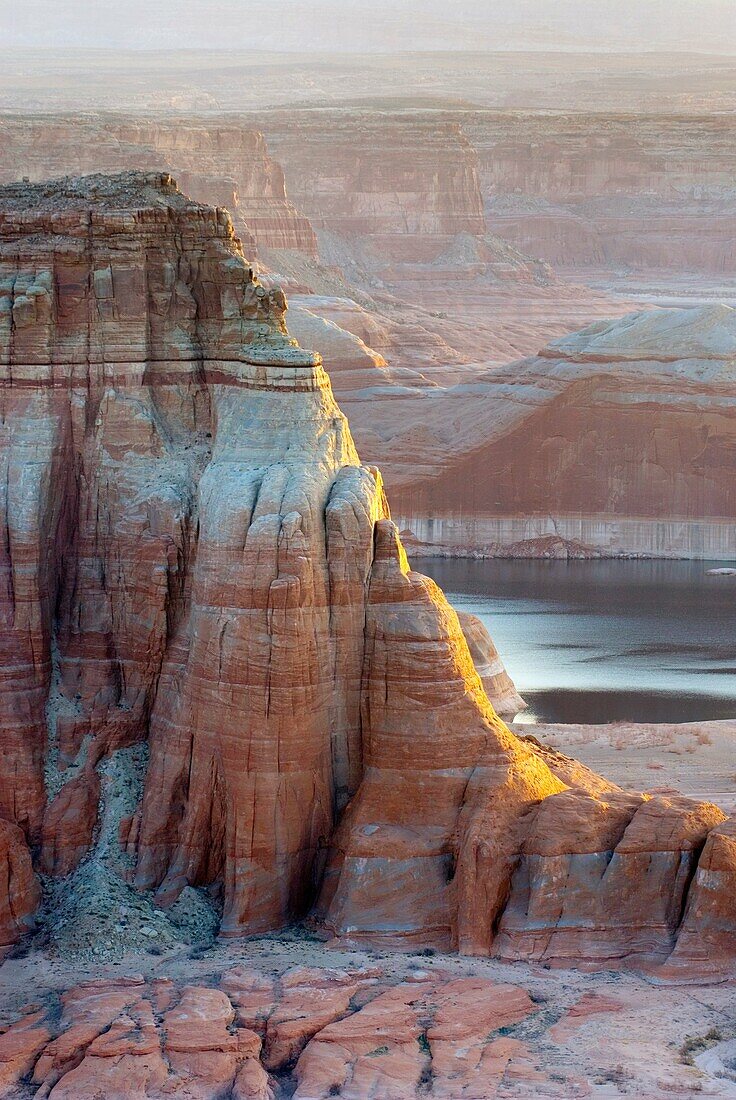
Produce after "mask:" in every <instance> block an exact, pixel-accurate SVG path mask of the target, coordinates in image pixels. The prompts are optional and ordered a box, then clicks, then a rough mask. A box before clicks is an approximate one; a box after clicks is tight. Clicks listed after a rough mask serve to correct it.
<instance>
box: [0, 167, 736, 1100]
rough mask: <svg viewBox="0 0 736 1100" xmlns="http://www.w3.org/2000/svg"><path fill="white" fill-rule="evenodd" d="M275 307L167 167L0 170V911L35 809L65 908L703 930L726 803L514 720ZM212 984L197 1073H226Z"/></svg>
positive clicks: (551, 940) (391, 922)
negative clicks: (636, 782)
mask: <svg viewBox="0 0 736 1100" xmlns="http://www.w3.org/2000/svg"><path fill="white" fill-rule="evenodd" d="M284 310H285V302H284V299H283V295H282V294H281V292H280V291H278V290H267V289H266V287H264V286H262V285H261V284H260V283H259V282H258V281H257V280H256V279H255V278H254V277H253V274H252V271H251V269H250V268H249V267H248V265H247V263H246V261H245V260H244V258H243V255H242V251H241V248H240V244H239V242H238V241H237V239H236V238H235V236H234V233H233V228H232V223H231V221H230V218H229V216H228V215H227V214H226V213H225V212H223V211H221V210H215V209H212V208H209V207H205V206H200V205H198V204H196V203H194V202H192V201H190V200H188V199H186V198H184V196H183V195H182V194H181V193H180V192H179V191H178V190H177V188H176V186H175V184H174V183H173V181H172V180H171V178H170V177H169V176H168V175H166V174H142V173H125V174H122V175H119V176H113V177H106V176H91V177H86V178H84V179H81V180H80V179H65V180H61V181H57V182H55V183H49V184H35V185H32V184H16V185H11V186H8V187H6V188H4V189H2V190H0V323H1V327H0V351H1V353H2V369H3V402H4V408H3V411H4V416H3V436H2V446H3V450H2V454H3V463H4V476H3V478H2V484H3V485H4V496H3V507H4V528H3V529H4V530H5V539H4V546H3V554H4V558H3V572H4V588H3V590H2V614H3V631H2V634H1V635H0V668H2V672H3V677H4V691H3V693H2V695H1V696H0V701H1V705H2V708H3V710H2V728H3V747H4V750H5V751H4V753H3V755H2V762H1V764H0V768H2V772H1V773H0V779H1V780H2V782H1V783H0V798H1V799H2V801H0V815H1V816H2V820H3V821H4V822H5V824H4V826H3V827H4V829H5V831H6V835H7V837H8V843H7V857H6V865H7V866H8V867H9V868H10V873H9V874H8V875H6V876H5V878H4V879H3V880H2V881H3V890H4V893H3V897H2V905H1V906H0V914H2V915H3V917H4V919H3V927H4V931H3V935H4V937H5V939H6V941H7V940H8V939H12V938H14V937H15V936H17V935H18V934H19V933H20V931H21V929H22V926H23V923H24V921H25V920H26V919H27V917H28V914H29V912H30V911H31V910H32V909H33V908H34V903H35V901H36V897H37V894H36V891H37V885H36V883H35V879H34V876H33V874H32V873H31V871H30V861H29V856H28V852H27V850H26V849H25V847H24V845H25V842H27V843H28V844H29V845H31V846H33V847H34V848H35V847H36V846H37V847H38V850H39V856H38V864H37V866H38V869H39V870H40V871H42V872H43V874H44V876H45V880H46V888H47V897H49V896H50V897H51V898H52V899H56V900H55V901H54V912H53V917H54V921H53V934H54V935H57V936H60V935H62V931H61V930H62V926H69V927H70V929H71V932H70V934H72V935H81V934H83V933H85V929H87V930H89V929H92V932H94V930H95V929H98V930H99V928H101V927H105V928H107V927H112V924H113V923H114V922H115V921H116V920H117V916H116V914H118V913H119V912H120V911H121V909H122V910H124V914H125V928H128V929H130V928H131V927H132V925H133V924H134V923H135V921H137V920H139V919H142V918H140V907H141V906H144V905H148V906H149V907H150V912H149V915H148V917H147V918H146V921H148V927H147V930H146V931H145V934H146V935H149V934H150V935H151V936H157V935H159V934H161V935H162V936H164V935H170V934H172V935H173V932H171V929H173V928H175V927H181V924H182V922H183V921H185V920H186V914H185V913H183V912H182V910H183V909H185V908H186V906H187V904H188V903H189V902H188V900H187V899H189V901H192V896H193V897H194V899H196V901H197V904H198V905H200V906H205V908H206V907H207V906H208V905H209V906H213V905H214V906H217V905H221V907H222V915H221V923H220V932H221V934H223V935H228V936H234V935H242V934H246V933H253V932H263V931H266V930H271V929H275V928H278V927H281V926H283V925H285V924H287V923H288V922H290V921H293V920H296V919H299V918H302V917H305V916H306V915H307V914H309V913H310V912H311V914H312V918H313V920H315V921H316V922H318V923H319V924H321V925H322V927H323V928H325V929H327V930H329V931H331V932H332V933H333V934H334V935H336V936H338V937H339V938H340V939H342V940H344V941H351V940H352V941H367V942H370V943H381V942H383V943H387V944H390V945H401V944H404V945H409V944H411V945H416V946H422V947H423V946H426V945H430V946H438V947H442V948H445V949H453V950H458V951H460V952H463V953H471V954H484V955H489V954H495V955H501V956H502V957H506V958H543V959H568V958H569V957H570V955H571V953H574V954H575V956H576V957H582V958H589V959H592V960H600V959H602V958H605V959H612V958H615V959H622V958H635V959H636V958H646V959H651V960H654V961H662V960H664V959H665V958H666V957H667V956H668V955H669V954H670V953H671V952H672V949H673V948H675V949H677V946H678V943H677V937H678V933H679V931H680V928H681V923H682V915H683V912H685V913H686V917H685V920H686V922H687V924H686V926H687V929H688V933H689V934H690V933H691V932H692V931H695V930H697V928H698V927H699V926H700V924H701V922H703V924H704V925H705V926H707V927H708V928H709V929H712V930H713V935H712V943H713V944H714V945H715V947H716V948H717V949H718V950H721V945H722V943H723V939H724V937H723V936H722V935H719V929H721V930H722V929H727V928H728V924H729V921H732V919H733V901H732V897H731V894H730V893H729V894H727V895H724V894H723V893H722V892H721V891H719V893H718V898H717V903H714V902H713V900H712V899H709V898H708V897H707V896H706V894H705V892H704V890H705V888H706V887H707V886H708V884H709V883H710V882H712V881H713V879H712V875H709V874H708V873H707V868H706V867H705V866H703V867H702V868H701V866H700V862H699V860H700V861H701V862H702V859H704V858H706V857H705V855H704V854H702V855H701V853H708V855H707V859H708V860H710V861H711V863H712V865H713V866H714V867H715V866H716V865H718V866H720V863H721V862H722V861H723V859H724V857H723V855H722V849H723V850H725V849H727V843H726V842H723V840H722V837H726V838H727V836H728V833H727V829H726V828H725V827H724V826H722V822H723V821H724V815H723V814H722V813H721V812H720V811H719V810H717V809H716V807H714V806H711V805H708V804H706V803H696V802H691V801H688V800H686V799H676V798H674V799H668V798H666V797H659V798H650V797H647V796H643V795H636V794H635V795H626V794H624V793H623V792H621V791H619V790H618V789H617V788H614V787H613V785H612V784H608V783H606V782H605V781H604V780H601V779H599V778H598V777H596V776H594V775H593V774H592V773H590V772H589V771H587V769H585V768H583V767H581V766H580V765H577V764H576V763H575V762H574V761H572V760H570V759H568V758H566V757H564V756H562V755H561V754H559V753H556V752H553V751H550V750H545V749H544V748H543V747H542V746H540V745H538V744H537V743H535V742H534V741H532V740H530V739H527V740H520V739H518V738H517V737H516V736H514V735H513V734H512V733H511V732H510V731H509V730H508V729H507V727H506V726H505V725H504V724H503V722H502V721H501V720H500V718H499V717H498V716H497V714H496V713H495V711H494V709H493V707H492V705H491V703H490V702H489V700H488V697H487V695H486V693H485V692H484V690H483V686H482V683H481V679H480V677H479V675H478V673H477V671H476V669H475V668H474V666H473V662H472V660H471V655H470V652H469V649H468V644H467V642H466V639H465V637H464V635H463V631H462V629H461V625H460V622H459V620H458V617H457V615H456V613H455V612H454V611H453V610H452V609H451V608H450V607H449V605H448V603H447V601H446V600H445V598H444V596H443V595H442V593H441V592H440V590H439V589H438V588H437V587H436V585H434V584H433V582H431V581H430V580H428V579H427V578H426V577H423V576H421V575H420V574H418V573H415V572H413V571H412V570H411V569H410V567H409V564H408V561H407V558H406V555H405V553H404V550H403V547H402V544H401V541H400V539H399V536H398V531H397V528H396V526H395V525H394V523H393V522H392V521H391V519H390V516H389V511H388V505H387V502H386V498H385V496H384V493H383V489H382V483H381V478H380V475H379V473H378V472H377V470H375V469H372V468H368V467H364V466H362V465H361V464H360V461H359V459H358V456H357V453H356V450H355V447H354V444H353V441H352V437H351V435H350V431H349V428H348V425H347V421H346V420H345V418H344V416H343V415H342V413H341V412H340V410H339V408H338V407H337V405H336V403H335V401H334V398H333V396H332V391H331V388H330V383H329V379H328V377H327V375H326V373H325V371H324V370H323V369H322V366H321V363H320V360H319V357H318V356H316V355H315V354H313V353H310V352H305V351H302V350H301V349H300V348H299V347H298V345H297V344H296V342H295V341H294V340H292V339H291V338H290V337H289V336H288V334H287V331H286V328H285V324H284ZM729 318H730V315H728V316H727V317H726V319H725V321H724V324H725V325H726V327H727V326H728V323H730V320H729ZM635 328H636V326H635ZM636 332H638V336H637V340H638V343H637V347H641V346H643V341H644V334H643V332H642V331H641V330H640V328H636ZM591 340H593V341H594V342H595V343H596V346H597V347H602V346H605V344H606V338H605V333H601V332H600V331H597V332H596V333H595V334H594V336H592V337H590V338H589V341H588V343H585V342H583V348H584V349H585V348H587V347H589V344H590V341H591ZM683 340H685V341H686V343H687V347H688V348H690V347H691V344H692V341H691V337H690V336H688V337H687V340H686V337H685V336H683ZM688 340H689V341H690V342H687V341H688ZM701 343H702V341H701ZM684 346H685V343H683V347H684ZM578 347H579V341H578V343H576V342H574V341H573V344H572V345H571V349H577V348H578ZM698 347H700V344H699V345H698ZM570 354H571V355H572V354H573V351H572V350H571V351H570ZM586 354H588V352H586ZM606 354H610V352H607V353H606ZM716 364H717V365H716V366H715V367H714V368H713V372H714V375H715V379H716V382H715V383H714V385H715V384H716V383H717V379H718V374H719V371H720V370H721V367H720V360H716ZM144 742H147V743H148V746H149V750H150V758H148V759H147V756H146V753H145V752H144V745H143V743H144ZM126 762H127V763H126ZM126 768H127V769H128V770H127V772H126ZM136 768H137V769H138V772H137V773H136ZM134 773H135V774H138V782H139V788H140V789H139V788H138V787H136V786H135V784H134V783H133V778H134ZM126 775H127V780H126ZM139 796H140V797H139ZM21 830H22V832H23V834H24V835H25V841H23V840H22V839H21ZM719 830H721V831H720V832H719ZM725 859H726V863H727V862H728V857H727V855H726V857H725ZM701 871H702V872H703V873H702V874H701ZM723 881H724V883H725V882H727V881H729V880H728V875H727V874H726V875H725V877H724V880H723ZM60 883H62V884H65V889H64V890H63V891H61V892H59V889H58V888H59V884H60ZM693 884H694V885H693ZM134 886H135V888H136V889H137V891H138V894H135V893H134V889H133V887H134ZM8 887H9V889H8ZM123 889H127V890H128V891H129V892H130V899H131V900H129V901H128V902H126V904H124V905H123V904H122V903H121V898H120V896H119V892H120V891H121V890H123ZM55 891H56V892H55ZM6 893H7V897H6V896H5V895H6ZM134 898H137V899H138V900H137V901H133V900H132V899H134ZM192 903H193V902H192ZM208 911H209V910H208ZM111 914H112V915H111ZM167 922H168V923H167ZM144 923H145V922H144ZM125 928H123V927H122V925H121V924H120V922H118V923H117V924H116V925H115V929H116V931H115V935H116V936H118V942H119V943H120V944H121V945H122V946H123V947H125V946H126V945H127V946H130V943H131V942H134V941H126V939H125V936H126V935H127V934H128V933H127V932H126V931H125ZM98 939H99V931H98ZM185 996H186V994H185ZM127 998H128V994H127V993H126V994H125V996H124V997H123V999H122V1000H120V999H119V998H118V1000H117V1001H115V1004H116V1005H119V1007H118V1009H116V1011H121V1012H122V1011H123V1010H125V1012H128V1010H129V1009H130V1012H134V1016H133V1019H134V1021H135V1020H137V1021H138V1026H139V1028H140V1029H142V1030H145V1028H146V1027H147V1024H146V1020H147V1019H148V1015H147V1014H148V1013H149V1010H148V1009H147V1008H145V1006H141V1005H139V1004H138V994H137V993H136V994H135V996H134V997H133V1000H129V999H127ZM134 1003H135V1005H136V1006H137V1007H135V1009H133V1004H134ZM221 1009H222V1011H220V1008H217V1006H215V1007H214V1008H213V1012H214V1013H215V1016H216V1017H217V1019H218V1020H221V1022H222V1027H220V1031H219V1032H218V1035H219V1038H218V1040H217V1042H218V1043H219V1042H220V1041H221V1040H222V1041H226V1042H227V1043H230V1039H227V1040H224V1039H223V1028H224V1031H225V1032H227V1034H228V1035H232V1036H233V1038H232V1045H231V1046H228V1048H227V1051H226V1053H228V1056H229V1057H228V1060H227V1062H226V1065H225V1066H224V1068H223V1070H222V1073H223V1080H225V1079H227V1080H228V1081H230V1082H232V1081H233V1079H234V1077H235V1076H238V1077H239V1075H240V1074H241V1073H246V1074H247V1075H248V1076H249V1079H250V1074H251V1072H253V1073H255V1069H253V1067H252V1066H251V1064H250V1061H249V1059H250V1057H251V1055H250V1052H251V1045H250V1044H251V1039H250V1037H249V1036H245V1037H243V1036H240V1037H238V1036H237V1035H234V1033H232V1032H231V1031H229V1030H228V1028H229V1026H230V1023H231V1017H230V1015H229V1011H230V1010H229V1009H228V1007H227V1005H226V1004H224V1002H223V1003H222V1005H221ZM192 1011H194V1009H193V1010H192ZM188 1016H189V1010H188V1009H187V1011H186V1012H184V1011H183V1010H182V1016H181V1021H180V1022H181V1023H182V1027H184V1023H183V1021H184V1018H185V1017H188ZM111 1019H112V1017H111ZM412 1019H413V1017H412ZM178 1020H179V1017H176V1016H175V1018H174V1020H173V1022H172V1023H171V1025H170V1026H169V1025H167V1026H166V1028H165V1030H166V1033H167V1035H168V1042H169V1044H171V1041H172V1035H173V1036H176V1035H177V1034H178V1031H177V1029H178V1027H179V1023H178V1022H177V1021H178ZM129 1026H130V1025H129V1024H128V1022H127V1020H126V1021H125V1022H124V1027H123V1030H124V1028H125V1027H129ZM416 1026H417V1025H416V1020H414V1022H411V1021H410V1031H411V1029H413V1028H415V1027H416ZM218 1027H219V1025H218ZM184 1030H186V1028H185V1029H184ZM412 1033H413V1032H412ZM117 1034H118V1032H117V1030H116V1031H115V1034H114V1036H113V1038H115V1036H117ZM205 1038H206V1037H205ZM239 1038H242V1039H243V1044H241V1043H240V1041H239ZM200 1040H202V1036H198V1037H197V1041H198V1042H199V1041H200ZM112 1041H113V1039H111V1038H110V1037H109V1035H108V1036H105V1037H103V1040H101V1042H102V1044H103V1046H104V1047H105V1051H107V1053H108V1054H109V1049H108V1048H107V1046H105V1044H107V1043H109V1042H112ZM338 1041H339V1036H338ZM182 1042H183V1043H185V1047H184V1048H183V1049H185V1050H187V1051H188V1050H190V1049H191V1048H190V1046H188V1045H186V1044H188V1043H190V1039H188V1038H186V1036H185V1037H184V1038H183V1039H182ZM171 1049H172V1050H178V1049H179V1048H178V1047H176V1046H175V1045H174V1046H171ZM208 1049H209V1048H208ZM351 1049H352V1048H351ZM217 1050H218V1051H219V1050H220V1047H219V1046H218V1047H217ZM52 1053H53V1058H52V1061H51V1063H50V1064H49V1066H48V1067H46V1063H44V1067H45V1069H44V1073H46V1070H47V1069H48V1073H52V1074H53V1073H55V1072H56V1070H55V1069H54V1066H56V1065H57V1063H58V1061H59V1059H60V1058H62V1057H63V1056H62V1055H60V1054H59V1053H58V1051H56V1050H54V1051H53V1052H52ZM221 1053H222V1051H221ZM231 1055H232V1056H231ZM102 1056H105V1053H104V1051H103V1052H102ZM360 1056H361V1047H360V1045H358V1046H357V1047H356V1048H355V1050H354V1051H353V1053H350V1054H349V1055H346V1057H348V1060H351V1061H352V1060H354V1059H355V1058H359V1057H360ZM49 1057H51V1054H50V1055H49ZM34 1072H38V1073H40V1072H41V1071H40V1069H39V1068H38V1066H37V1067H36V1070H35V1071H34ZM147 1072H148V1071H147ZM151 1072H155V1073H158V1072H159V1070H158V1069H156V1068H155V1067H154V1068H153V1069H151ZM182 1072H184V1071H182ZM186 1072H189V1070H187V1071H186ZM320 1072H321V1071H320ZM256 1076H257V1075H256ZM43 1080H44V1081H45V1080H47V1077H46V1076H44V1077H43ZM75 1087H76V1086H75ZM147 1087H148V1086H146V1088H147ZM259 1087H260V1086H259ZM143 1094H144V1095H145V1094H146V1093H145V1091H143ZM307 1094H308V1093H306V1092H305V1093H304V1095H307ZM60 1095H61V1094H60ZM258 1095H260V1094H258Z"/></svg>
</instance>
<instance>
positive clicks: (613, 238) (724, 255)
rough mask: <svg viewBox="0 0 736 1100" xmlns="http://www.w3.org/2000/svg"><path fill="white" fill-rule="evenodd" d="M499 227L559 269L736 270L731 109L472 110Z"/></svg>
mask: <svg viewBox="0 0 736 1100" xmlns="http://www.w3.org/2000/svg"><path fill="white" fill-rule="evenodd" d="M463 127H464V129H465V132H466V133H467V135H468V138H469V140H470V141H471V142H472V144H473V145H474V147H475V148H476V150H477V152H478V161H479V179H480V182H481V189H482V191H483V195H484V199H485V202H486V209H487V213H488V219H489V226H490V227H491V228H492V229H493V232H494V233H498V234H500V235H501V236H502V237H504V239H506V240H508V241H509V243H510V244H512V245H513V246H514V247H515V248H518V249H521V250H522V251H524V252H528V253H530V254H531V255H533V256H539V257H542V258H543V259H544V260H546V261H547V262H548V263H550V264H552V265H553V266H554V267H555V269H557V270H559V271H563V272H564V271H571V270H574V271H578V272H580V271H585V270H586V269H588V270H598V271H602V270H604V271H618V272H619V273H632V272H634V273H647V272H649V273H658V274H659V277H660V278H661V277H662V276H665V277H666V276H667V275H669V277H670V278H673V277H674V278H678V279H682V280H685V281H690V280H693V279H697V278H698V277H700V278H701V279H702V278H703V277H704V276H708V277H710V278H712V277H713V276H723V277H728V276H730V274H731V272H732V271H733V269H734V261H735V260H736V253H735V251H734V229H735V227H736V203H735V202H734V191H733V170H734V151H733V143H732V142H731V139H730V133H729V122H728V119H727V116H726V115H719V113H717V112H712V113H708V114H706V113H703V112H699V113H693V114H691V115H690V116H689V117H688V115H687V114H685V113H680V114H675V113H673V112H671V111H665V112H656V113H651V114H648V113H644V112H642V111H641V110H637V111H636V112H633V113H626V114H623V113H619V112H609V113H608V114H605V115H601V114H600V113H597V114H589V113H588V112H587V111H584V110H583V111H577V112H575V113H564V114H561V113H559V112H554V111H546V112H544V113H534V112H518V113H503V112H498V111H492V112H485V111H478V112H476V113H472V114H471V113H466V114H465V115H464V116H463Z"/></svg>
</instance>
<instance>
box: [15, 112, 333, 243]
mask: <svg viewBox="0 0 736 1100" xmlns="http://www.w3.org/2000/svg"><path fill="white" fill-rule="evenodd" d="M0 147H1V148H2V151H3V156H2V165H0V183H8V182H11V181H12V180H19V179H22V178H23V177H28V179H31V180H42V179H49V178H53V177H55V176H63V175H67V174H69V175H81V174H82V173H85V172H120V171H123V170H125V169H149V170H160V169H161V168H165V169H166V170H167V171H169V172H171V173H172V174H173V175H175V176H176V179H177V181H178V183H179V186H180V187H181V189H182V191H184V192H185V193H186V194H188V195H191V197H192V198H193V199H195V200H196V201H197V202H204V203H209V204H210V205H211V206H224V207H226V208H227V209H228V210H229V211H230V213H231V214H232V216H233V219H234V221H235V224H236V227H237V230H238V233H239V235H240V238H241V240H242V242H243V246H244V248H245V252H246V255H247V256H248V258H249V259H250V260H255V259H256V258H257V256H258V253H259V250H260V251H261V252H263V251H264V250H265V251H267V252H268V251H276V252H277V253H278V252H279V251H282V250H287V251H292V250H295V251H297V252H300V253H303V254H304V255H305V256H307V257H315V256H316V255H317V241H316V238H315V235H314V232H313V230H312V227H311V225H310V224H309V222H308V220H307V218H306V217H305V216H304V215H303V214H301V213H300V212H299V211H298V210H297V209H296V208H295V207H294V206H293V204H292V203H291V202H289V199H288V198H287V195H286V186H285V183H284V173H283V169H282V168H281V165H280V164H278V163H277V162H276V161H275V160H274V159H273V157H271V156H270V155H269V152H268V149H267V148H266V142H265V140H264V137H263V135H262V134H261V133H259V132H258V131H257V130H254V129H252V128H247V127H245V126H242V125H238V124H237V123H233V122H230V121H227V120H212V119H208V120H207V122H204V121H203V120H201V119H196V118H195V119H187V118H176V119H172V118H168V119H167V118H154V119H150V118H149V119H141V118H135V117H129V116H125V115H114V114H99V115H98V114H86V115H81V116H80V115H78V114H77V115H69V116H64V115H36V116H33V117H28V116H22V117H20V116H13V115H6V116H4V117H3V118H2V119H0Z"/></svg>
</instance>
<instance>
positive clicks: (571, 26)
mask: <svg viewBox="0 0 736 1100" xmlns="http://www.w3.org/2000/svg"><path fill="white" fill-rule="evenodd" d="M0 45H2V46H4V47H5V48H8V47H13V46H15V47H54V46H61V47H74V46H78V47H102V48H118V49H124V48H133V49H141V48H143V49H155V48H158V49H181V48H186V47H200V48H206V49H221V48H226V49H243V50H253V49H266V50H279V49H282V50H305V51H314V50H319V49H325V50H335V49H340V50H350V51H356V50H365V51H369V50H433V49H443V48H444V49H523V48H532V49H534V48H536V49H538V48H555V47H556V48H559V49H576V48H577V49H633V50H642V49H643V50H672V49H688V50H699V51H715V52H719V53H731V54H733V53H736V0H0Z"/></svg>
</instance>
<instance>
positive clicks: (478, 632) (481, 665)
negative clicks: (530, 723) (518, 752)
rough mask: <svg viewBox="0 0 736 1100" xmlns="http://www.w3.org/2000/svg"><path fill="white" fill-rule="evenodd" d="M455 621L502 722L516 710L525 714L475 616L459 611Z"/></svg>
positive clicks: (487, 634)
mask: <svg viewBox="0 0 736 1100" xmlns="http://www.w3.org/2000/svg"><path fill="white" fill-rule="evenodd" d="M457 617H458V619H459V620H460V626H461V628H462V632H463V634H464V635H465V641H466V642H467V643H468V649H469V650H470V656H471V657H472V659H473V664H474V665H475V669H476V672H477V673H478V675H479V676H480V678H481V682H482V684H483V690H484V691H485V693H486V695H487V696H488V698H489V699H490V700H491V702H492V703H493V709H494V710H495V711H496V714H500V715H501V717H502V718H513V717H514V715H516V714H518V713H519V711H520V710H526V703H525V702H524V700H523V699H522V698H521V696H520V695H519V693H518V692H517V690H516V688H515V687H514V682H513V680H512V679H511V677H510V676H509V674H508V672H507V671H506V669H505V668H504V664H503V661H502V660H501V658H500V656H499V654H498V650H497V649H496V647H495V645H494V644H493V639H492V638H491V636H490V634H489V633H488V631H487V630H486V628H485V627H484V625H483V623H482V622H481V621H480V619H479V618H478V616H477V615H471V614H470V612H469V611H459V612H458V616H457Z"/></svg>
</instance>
